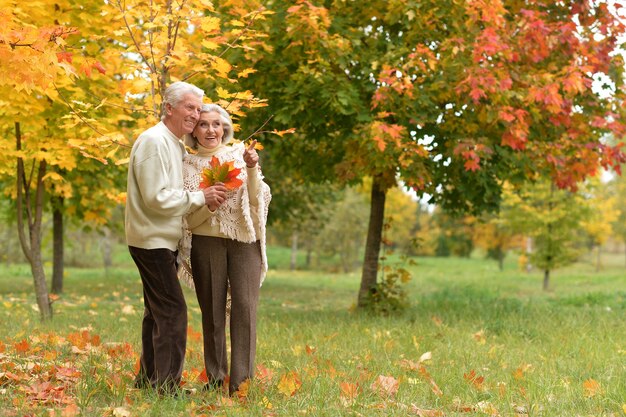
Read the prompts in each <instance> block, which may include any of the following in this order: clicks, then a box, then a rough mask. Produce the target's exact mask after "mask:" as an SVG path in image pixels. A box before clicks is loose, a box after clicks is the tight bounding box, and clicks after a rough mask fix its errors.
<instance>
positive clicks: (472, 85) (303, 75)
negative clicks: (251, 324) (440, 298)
mask: <svg viewBox="0 0 626 417" xmlns="http://www.w3.org/2000/svg"><path fill="white" fill-rule="evenodd" d="M268 8H270V9H271V10H272V11H273V12H274V14H273V15H272V16H271V17H270V18H269V19H268V20H267V22H266V25H267V26H266V29H267V31H268V33H269V35H270V37H269V39H268V44H269V45H270V46H271V51H272V53H271V54H268V55H263V56H262V57H261V59H260V60H259V61H258V63H257V64H256V65H255V69H257V72H255V73H254V74H252V75H250V77H248V79H247V83H249V84H247V85H253V86H254V87H255V88H256V91H257V92H258V93H259V94H260V95H262V96H263V97H267V98H268V99H269V100H270V102H271V103H272V109H271V111H272V113H276V117H275V119H274V120H276V122H277V123H281V124H283V126H284V127H287V126H295V127H297V129H298V133H297V134H296V135H293V136H292V137H290V138H287V139H286V140H285V139H281V140H275V141H272V140H271V141H270V142H269V143H268V147H267V152H268V153H270V154H272V155H273V157H272V159H274V160H280V161H281V164H283V165H284V166H285V167H286V170H288V169H289V168H292V169H294V170H296V171H298V172H299V173H303V174H301V175H303V176H304V177H305V178H306V179H307V180H309V181H313V182H319V183H323V182H325V181H331V182H339V183H344V184H345V183H348V184H349V183H353V182H358V181H360V180H361V179H362V178H364V177H370V178H372V188H371V189H372V192H371V199H370V220H369V228H368V237H367V242H366V246H365V256H364V264H363V274H362V282H361V283H362V285H361V289H360V291H359V305H363V303H364V301H365V299H366V298H367V294H368V292H369V291H370V290H371V289H372V288H373V287H375V285H376V276H377V270H378V255H379V250H380V242H381V235H382V226H383V223H384V222H383V219H384V207H385V198H386V196H387V191H388V190H389V189H390V188H391V187H394V186H395V185H396V181H397V180H398V179H401V180H402V181H403V183H404V184H406V185H407V186H409V187H411V188H413V189H415V190H417V191H418V192H419V193H422V192H427V193H429V194H430V195H431V196H432V202H434V203H436V204H439V205H440V206H442V207H443V208H444V209H447V210H454V211H459V212H474V213H479V212H481V211H483V210H495V209H496V208H497V207H498V205H499V202H500V199H501V191H502V186H503V184H504V183H505V181H509V182H511V183H514V184H520V183H522V182H524V181H526V180H529V179H533V178H534V177H535V176H536V175H545V176H549V177H551V179H552V181H553V182H554V183H555V184H556V185H557V186H558V187H560V188H568V189H571V190H574V189H576V187H577V183H578V182H580V181H582V180H584V179H585V178H586V177H587V176H588V175H590V174H593V173H595V172H597V169H598V167H599V166H605V167H610V166H614V165H615V164H619V163H620V162H621V161H622V160H623V155H622V153H621V151H620V150H619V147H615V146H612V145H609V144H607V143H605V142H603V141H602V140H601V139H602V137H603V135H604V134H607V133H610V132H613V133H615V134H617V135H618V136H621V135H622V134H623V132H624V126H623V123H622V112H623V110H622V108H621V106H620V104H619V103H621V102H622V100H623V94H624V91H623V88H622V87H623V79H622V74H623V70H624V67H623V60H622V58H621V56H614V55H613V51H614V50H615V49H616V48H617V47H618V42H619V40H618V39H619V37H620V35H621V34H622V33H623V32H624V26H623V24H622V23H621V22H620V21H619V20H618V19H617V18H616V17H615V15H614V14H612V13H611V10H610V6H609V5H608V4H607V3H604V2H596V3H580V2H558V3H550V4H544V3H541V2H520V1H514V0H511V1H502V2H500V1H498V2H491V1H489V2H487V1H481V0H475V1H468V2H453V1H443V2H441V1H437V2H426V3H425V2H400V1H375V0H374V1H368V2H342V1H330V0H328V1H303V0H300V1H297V2H296V3H295V4H294V3H293V2H287V1H280V0H276V1H272V2H269V3H268ZM592 87H595V88H592ZM599 92H601V93H603V94H600V93H599ZM250 120H252V119H250ZM277 182H279V181H277Z"/></svg>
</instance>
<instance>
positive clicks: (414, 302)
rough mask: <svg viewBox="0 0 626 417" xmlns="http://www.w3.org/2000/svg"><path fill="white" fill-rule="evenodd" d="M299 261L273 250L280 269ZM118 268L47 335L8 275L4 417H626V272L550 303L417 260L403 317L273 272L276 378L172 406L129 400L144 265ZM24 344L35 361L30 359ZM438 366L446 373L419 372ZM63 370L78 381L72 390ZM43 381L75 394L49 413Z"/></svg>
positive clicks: (22, 285) (26, 288)
mask: <svg viewBox="0 0 626 417" xmlns="http://www.w3.org/2000/svg"><path fill="white" fill-rule="evenodd" d="M287 255H288V252H286V251H284V250H281V249H279V248H270V253H269V257H270V260H271V259H272V257H274V259H276V263H275V264H278V265H281V266H282V267H286V266H287V265H288V258H287V257H286V256H287ZM119 260H120V262H119V264H121V265H123V266H122V267H120V268H113V269H111V270H109V271H108V274H105V273H104V271H103V270H99V269H83V270H81V269H70V270H68V271H67V277H66V281H65V288H66V293H65V294H64V295H63V296H62V297H61V299H60V300H58V301H57V302H56V303H55V304H54V306H55V318H54V320H53V321H52V322H49V323H40V322H39V320H38V314H37V312H36V310H35V308H34V307H33V306H34V304H35V300H34V296H33V295H32V278H31V277H30V271H29V269H28V268H27V267H26V266H24V265H14V266H10V267H2V268H1V269H0V297H1V301H0V341H1V342H2V345H0V352H2V351H3V352H2V353H0V393H1V394H2V395H0V415H6V416H11V415H14V416H18V415H19V416H22V415H58V416H61V415H62V412H65V415H81V416H83V415H84V416H101V415H109V416H111V415H123V413H125V412H130V415H132V416H164V415H168V416H176V415H178V416H189V415H191V416H201V415H207V416H208V415H216V416H218V415H219V416H249V415H251V416H262V415H275V416H298V415H309V416H406V415H445V416H468V415H500V416H517V415H519V416H529V417H530V416H546V417H555V416H564V417H566V416H567V417H569V416H585V417H587V416H607V417H608V416H624V415H625V411H626V410H625V407H626V270H625V269H624V268H622V267H621V266H618V265H615V266H611V267H607V268H606V269H604V270H603V271H601V272H595V271H594V268H593V267H592V266H589V265H585V264H579V265H574V266H572V267H569V268H565V269H563V270H559V271H556V272H555V273H554V274H553V277H552V289H551V290H550V291H548V292H544V291H542V290H541V280H542V275H541V274H540V273H539V272H533V273H531V274H527V273H525V272H521V271H519V270H516V267H515V262H514V260H512V259H511V260H508V263H507V265H506V268H505V270H504V271H503V272H500V271H498V269H497V265H496V264H495V262H490V261H485V260H482V259H454V258H448V259H442V258H417V259H416V262H417V265H416V266H414V267H411V269H412V272H413V280H412V281H411V282H410V283H409V284H408V286H407V289H408V292H409V298H410V301H411V306H410V308H409V309H408V310H406V311H405V312H403V313H401V314H399V315H396V316H390V317H376V316H371V315H368V314H365V313H362V312H358V311H356V310H355V309H354V304H355V301H356V294H357V291H358V287H359V281H360V275H359V273H352V274H332V273H322V272H316V271H293V272H291V271H288V270H285V269H272V270H271V271H270V272H269V274H268V276H267V278H266V281H265V283H264V285H263V287H262V289H261V304H260V309H259V318H258V326H259V327H258V348H257V364H258V365H260V366H261V367H262V368H263V369H264V370H265V371H266V372H268V373H269V377H268V380H266V381H261V380H255V381H254V382H253V384H252V385H251V387H250V391H249V395H248V397H247V399H246V400H245V401H234V402H232V403H231V402H229V401H228V400H225V399H223V398H222V397H221V395H218V393H215V392H210V393H200V392H196V393H195V394H192V395H191V396H189V397H187V398H184V399H171V398H159V397H157V396H155V395H154V394H152V393H150V392H142V391H137V390H134V389H132V388H131V385H132V383H131V381H132V376H133V372H134V371H133V368H134V366H135V362H136V360H137V357H138V352H139V330H140V322H141V315H142V301H141V285H140V282H139V279H138V277H137V273H136V271H135V269H134V268H133V266H132V263H129V262H127V261H128V259H127V258H124V256H123V255H120V256H119ZM186 296H187V301H188V308H189V313H190V326H191V329H192V331H191V333H190V337H189V341H188V353H187V360H186V365H185V369H186V375H185V379H186V381H187V386H188V387H191V388H199V387H200V383H199V382H198V381H197V380H196V379H195V378H196V376H197V373H198V372H199V371H198V370H199V369H200V368H201V366H202V365H201V355H202V347H201V340H200V338H199V335H198V333H197V332H198V331H199V330H200V311H199V308H198V306H197V302H196V300H195V296H194V294H193V293H192V292H191V291H189V290H187V291H186ZM85 331H86V332H85ZM82 332H85V333H82ZM50 335H56V336H57V338H58V339H56V340H55V339H54V338H53V337H52V336H50ZM96 336H98V337H99V339H100V340H99V341H98V340H96V339H94V338H95V337H96ZM21 341H27V342H28V346H29V349H28V350H27V351H24V352H20V351H19V349H18V348H17V347H16V344H17V343H19V342H21ZM86 341H90V342H93V343H91V345H85V343H86ZM124 343H127V344H124ZM114 344H117V345H114ZM77 345H78V346H77ZM114 348H120V349H122V348H124V349H126V350H125V351H124V352H122V353H120V352H118V351H115V350H114ZM426 352H430V354H431V356H432V358H431V359H430V360H427V361H425V362H423V363H422V364H421V365H418V363H417V362H418V360H419V358H420V357H421V355H423V354H424V353H426ZM420 366H421V372H420ZM55 367H56V368H55ZM59 368H63V369H66V371H67V369H75V372H77V373H76V374H74V375H75V376H74V378H73V379H72V378H69V379H66V380H64V379H63V372H61V373H60V374H59V372H58V369H59ZM51 369H56V370H57V371H55V372H56V373H55V372H51V371H50V370H51ZM67 372H69V371H67ZM292 372H294V373H295V374H292ZM472 372H473V375H474V376H475V378H474V379H473V380H472V378H471V376H470V375H471V374H472ZM13 375H14V376H13ZM293 375H296V377H297V379H298V380H299V381H300V382H301V384H302V385H301V386H300V387H299V388H298V389H297V390H296V392H295V394H294V395H293V396H287V395H285V394H284V393H283V392H282V391H285V390H286V388H285V386H286V385H285V382H283V383H282V384H281V379H283V380H284V381H286V382H288V381H289V380H290V378H292V376H293ZM379 376H386V377H392V378H394V379H395V381H397V383H398V390H397V393H395V394H394V395H391V396H385V395H383V394H382V393H381V392H380V390H378V389H376V387H375V384H374V383H375V381H376V380H377V378H378V377H379ZM481 378H482V379H481ZM42 381H48V382H50V383H51V384H53V385H55V384H56V385H59V386H63V387H64V391H63V394H65V397H63V398H65V399H64V400H63V401H65V402H62V401H61V400H59V401H57V402H55V401H51V400H49V399H44V400H41V399H40V400H36V399H35V398H36V395H34V394H33V389H34V388H33V387H37V386H38V385H37V384H41V382H42ZM65 382H66V383H65ZM63 383H65V385H63ZM342 384H344V385H343V387H344V388H345V387H346V386H347V385H345V384H358V394H357V395H356V397H354V398H350V397H349V396H347V397H346V396H345V395H343V396H342ZM373 384H374V386H373ZM435 385H436V387H438V388H439V389H440V391H441V393H440V394H437V392H438V391H437V390H436V389H434V387H435ZM39 387H40V388H41V386H39ZM44 397H45V396H44ZM45 398H48V397H45ZM420 409H421V410H431V411H430V414H425V413H426V412H425V411H423V412H421V414H420V412H419V410H420ZM50 410H56V411H50ZM522 411H524V412H523V413H522ZM496 412H497V414H496ZM55 413H56V414H55ZM72 413H76V414H72ZM438 413H440V414H438Z"/></svg>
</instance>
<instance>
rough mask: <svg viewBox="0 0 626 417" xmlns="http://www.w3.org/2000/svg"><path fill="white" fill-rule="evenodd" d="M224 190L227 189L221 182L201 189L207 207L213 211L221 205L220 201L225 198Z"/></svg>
mask: <svg viewBox="0 0 626 417" xmlns="http://www.w3.org/2000/svg"><path fill="white" fill-rule="evenodd" d="M226 191H228V189H227V188H226V187H224V184H223V183H221V182H218V183H216V184H215V185H212V186H210V187H207V188H203V189H202V192H203V193H204V199H205V201H206V205H207V206H208V207H209V210H211V211H215V210H217V209H218V208H219V206H221V205H222V203H223V202H224V201H225V200H226Z"/></svg>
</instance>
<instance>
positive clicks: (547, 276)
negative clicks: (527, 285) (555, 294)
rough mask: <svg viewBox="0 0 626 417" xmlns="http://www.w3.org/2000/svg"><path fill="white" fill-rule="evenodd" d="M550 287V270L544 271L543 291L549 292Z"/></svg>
mask: <svg viewBox="0 0 626 417" xmlns="http://www.w3.org/2000/svg"><path fill="white" fill-rule="evenodd" d="M549 287H550V270H549V269H544V271H543V290H544V291H548V289H549Z"/></svg>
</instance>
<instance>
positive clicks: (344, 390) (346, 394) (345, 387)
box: [339, 382, 359, 407]
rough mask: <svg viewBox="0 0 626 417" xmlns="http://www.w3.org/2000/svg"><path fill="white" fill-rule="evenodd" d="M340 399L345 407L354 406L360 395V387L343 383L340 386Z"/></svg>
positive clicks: (350, 383)
mask: <svg viewBox="0 0 626 417" xmlns="http://www.w3.org/2000/svg"><path fill="white" fill-rule="evenodd" d="M339 391H340V394H339V399H340V400H341V404H343V405H344V407H348V406H351V405H352V404H354V401H355V400H356V397H357V396H358V395H359V385H358V384H355V383H352V382H342V383H340V384H339Z"/></svg>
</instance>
